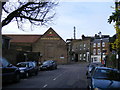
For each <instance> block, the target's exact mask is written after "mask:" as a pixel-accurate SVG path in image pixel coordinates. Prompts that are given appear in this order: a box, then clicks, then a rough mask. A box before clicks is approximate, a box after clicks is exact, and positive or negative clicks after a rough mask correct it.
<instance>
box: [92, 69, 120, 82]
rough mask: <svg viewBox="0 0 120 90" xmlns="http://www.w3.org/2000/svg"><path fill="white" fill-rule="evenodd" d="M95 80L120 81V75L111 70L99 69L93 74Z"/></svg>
mask: <svg viewBox="0 0 120 90" xmlns="http://www.w3.org/2000/svg"><path fill="white" fill-rule="evenodd" d="M93 78H95V79H108V80H116V81H120V73H119V72H118V71H115V70H110V69H97V70H96V71H95V72H94V74H93Z"/></svg>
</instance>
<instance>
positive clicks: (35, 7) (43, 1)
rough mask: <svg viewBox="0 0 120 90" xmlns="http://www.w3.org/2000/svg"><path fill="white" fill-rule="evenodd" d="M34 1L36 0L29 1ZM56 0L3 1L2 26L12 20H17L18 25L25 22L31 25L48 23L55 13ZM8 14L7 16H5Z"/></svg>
mask: <svg viewBox="0 0 120 90" xmlns="http://www.w3.org/2000/svg"><path fill="white" fill-rule="evenodd" d="M29 1H34V2H29ZM57 4H58V2H57V1H54V0H49V1H48V0H17V2H10V0H9V2H3V3H2V19H3V20H2V27H3V26H5V25H7V24H9V23H10V22H11V21H17V24H18V27H19V28H20V27H21V25H22V24H23V23H25V22H27V23H28V22H30V23H31V25H47V24H49V23H50V22H52V19H53V17H54V15H55V10H54V8H55V6H56V5H57ZM4 16H7V17H4Z"/></svg>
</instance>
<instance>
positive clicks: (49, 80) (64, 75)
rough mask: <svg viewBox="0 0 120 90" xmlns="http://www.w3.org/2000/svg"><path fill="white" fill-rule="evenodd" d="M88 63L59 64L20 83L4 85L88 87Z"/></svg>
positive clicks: (11, 86)
mask: <svg viewBox="0 0 120 90" xmlns="http://www.w3.org/2000/svg"><path fill="white" fill-rule="evenodd" d="M86 65H87V63H83V62H82V63H73V64H68V65H58V69H56V70H48V71H40V72H39V74H38V75H37V76H32V77H29V78H27V79H21V81H20V82H19V83H13V84H6V85H3V89H6V88H86V87H87V79H86V69H87V67H86Z"/></svg>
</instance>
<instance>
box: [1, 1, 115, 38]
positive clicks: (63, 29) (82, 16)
mask: <svg viewBox="0 0 120 90" xmlns="http://www.w3.org/2000/svg"><path fill="white" fill-rule="evenodd" d="M83 1H84V2H82V1H78V0H74V1H72V0H71V2H70V1H66V2H60V3H59V5H58V6H57V7H56V9H55V10H56V13H57V14H56V16H55V18H54V24H53V25H50V26H48V27H41V28H34V30H33V31H28V30H29V28H28V26H29V25H27V24H26V25H27V27H24V31H22V30H19V29H18V28H17V25H16V23H14V22H12V23H10V24H9V25H7V26H5V27H3V29H2V33H3V34H44V32H45V31H47V29H48V28H49V27H52V28H53V29H54V30H55V31H56V32H57V33H58V34H59V35H60V36H61V37H62V38H63V39H64V40H66V39H71V38H73V31H74V29H73V27H74V26H75V27H76V38H77V39H79V38H81V35H82V34H84V35H85V36H94V35H95V34H97V33H98V32H99V31H101V32H102V34H107V35H110V36H112V35H114V34H115V29H114V26H113V25H114V24H109V23H108V22H107V21H108V18H109V16H110V15H111V14H112V12H114V9H113V8H111V6H113V7H114V0H91V1H89V2H88V0H83Z"/></svg>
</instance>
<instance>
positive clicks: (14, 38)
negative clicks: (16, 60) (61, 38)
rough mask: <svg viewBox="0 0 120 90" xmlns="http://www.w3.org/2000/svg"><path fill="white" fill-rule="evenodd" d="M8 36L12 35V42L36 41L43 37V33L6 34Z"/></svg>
mask: <svg viewBox="0 0 120 90" xmlns="http://www.w3.org/2000/svg"><path fill="white" fill-rule="evenodd" d="M5 36H7V37H10V38H11V40H10V42H14V43H34V42H36V41H37V40H38V39H39V38H41V36H42V35H19V34H18V35H16V34H15V35H14V34H13V35H5Z"/></svg>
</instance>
